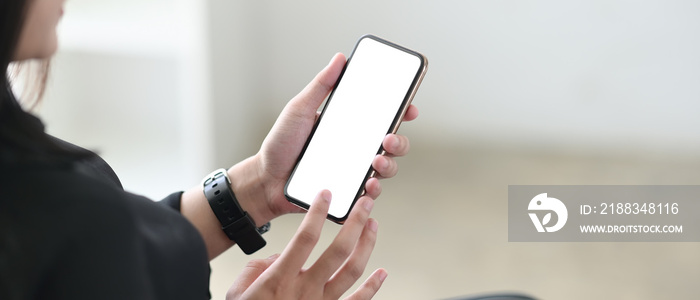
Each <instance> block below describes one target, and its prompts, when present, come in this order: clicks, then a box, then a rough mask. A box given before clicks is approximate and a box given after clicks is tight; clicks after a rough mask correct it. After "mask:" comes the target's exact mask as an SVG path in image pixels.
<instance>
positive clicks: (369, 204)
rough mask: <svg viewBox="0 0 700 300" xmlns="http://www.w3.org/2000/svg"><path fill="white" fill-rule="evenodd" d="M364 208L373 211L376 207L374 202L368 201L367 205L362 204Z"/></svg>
mask: <svg viewBox="0 0 700 300" xmlns="http://www.w3.org/2000/svg"><path fill="white" fill-rule="evenodd" d="M362 206H363V207H364V208H365V209H366V210H367V211H372V207H374V200H366V201H365V203H363V204H362Z"/></svg>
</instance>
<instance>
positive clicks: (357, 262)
mask: <svg viewBox="0 0 700 300" xmlns="http://www.w3.org/2000/svg"><path fill="white" fill-rule="evenodd" d="M377 226H378V225H377V221H375V220H374V219H369V220H368V221H367V224H366V225H365V228H364V230H363V231H362V235H361V236H360V240H359V242H358V243H357V245H356V246H355V249H354V250H353V251H352V254H351V255H350V258H348V260H347V261H346V262H345V264H343V266H342V267H341V268H340V270H338V272H336V273H335V274H334V275H333V277H332V278H331V280H329V281H328V283H327V284H326V288H325V291H324V294H325V295H327V296H328V297H324V298H326V299H329V298H333V299H338V297H340V296H341V295H342V294H343V293H345V291H347V290H348V289H349V288H350V287H351V286H352V285H353V284H355V282H356V281H357V280H358V279H360V277H362V274H363V273H364V272H365V267H366V266H367V261H369V257H370V255H371V254H372V250H374V244H375V242H376V240H377Z"/></svg>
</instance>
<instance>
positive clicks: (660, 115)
mask: <svg viewBox="0 0 700 300" xmlns="http://www.w3.org/2000/svg"><path fill="white" fill-rule="evenodd" d="M258 3H260V8H259V11H260V12H256V11H253V12H252V13H253V14H255V13H257V15H256V18H255V19H256V22H255V23H253V24H250V25H251V26H250V27H248V29H249V30H250V31H252V32H256V33H257V34H258V35H259V36H260V37H259V39H258V43H260V45H256V46H257V47H258V48H260V49H261V50H260V52H259V55H258V56H257V57H251V59H255V60H258V63H257V64H258V65H260V66H261V67H263V68H265V71H263V72H264V73H265V74H266V76H267V77H266V80H265V82H264V84H263V83H262V82H261V83H260V85H259V87H258V89H257V91H258V93H259V95H260V96H259V99H264V100H266V101H267V103H269V105H268V106H267V107H268V108H269V110H268V114H269V115H274V114H275V113H276V112H277V111H278V109H279V106H281V105H282V103H283V102H284V101H285V100H286V99H288V98H289V97H290V96H291V95H293V94H294V93H295V92H296V91H297V90H299V89H300V88H301V87H302V86H303V85H304V84H305V83H306V82H307V81H308V80H309V79H310V78H311V77H312V75H313V74H314V73H315V72H316V70H318V69H320V68H321V67H322V66H323V65H324V64H325V62H326V60H327V59H328V58H330V56H331V55H332V54H333V53H334V52H335V51H343V52H345V53H349V52H350V51H351V47H352V46H353V44H354V41H355V39H357V38H358V37H359V36H360V35H362V34H364V33H375V34H377V35H380V36H383V37H385V38H387V39H391V40H394V41H395V42H397V43H401V44H403V45H405V46H407V47H410V48H414V49H415V50H418V51H421V52H423V53H424V54H425V55H427V56H428V58H429V60H430V68H429V71H428V75H427V76H426V79H425V81H424V84H423V87H422V88H421V90H420V91H419V93H418V95H417V97H416V99H415V103H416V104H417V105H418V106H419V107H420V109H421V111H422V115H421V118H420V121H419V123H417V124H416V125H410V127H409V128H410V129H407V130H409V131H408V132H411V133H416V134H417V133H418V132H422V133H426V134H429V133H436V132H437V133H439V135H440V136H442V137H444V138H445V139H446V140H463V141H466V142H471V141H472V140H477V141H483V140H486V141H490V142H496V143H503V144H513V145H520V146H526V147H542V148H551V147H553V148H561V149H568V148H583V149H586V150H602V151H613V150H614V151H627V150H629V149H633V150H634V151H640V150H641V151H644V150H649V151H655V152H656V151H663V152H669V151H670V152H671V153H676V152H691V153H692V152H696V153H697V152H698V151H699V150H700V138H698V137H697V136H698V134H697V130H698V129H699V128H700V119H699V118H697V117H696V115H697V112H698V111H700V102H699V101H698V100H700V85H699V84H698V83H700V56H698V55H697V53H700V35H698V34H697V33H698V31H699V30H700V18H698V17H697V12H698V11H700V3H698V2H696V1H490V0H489V1H439V0H438V1H351V2H348V1H343V2H341V1H303V2H298V1H296V2H284V3H278V2H274V3H273V2H269V1H268V2H258Z"/></svg>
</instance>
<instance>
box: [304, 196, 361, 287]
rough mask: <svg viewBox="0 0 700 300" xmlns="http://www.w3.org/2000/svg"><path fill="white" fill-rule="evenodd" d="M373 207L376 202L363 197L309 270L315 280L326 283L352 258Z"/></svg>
mask: <svg viewBox="0 0 700 300" xmlns="http://www.w3.org/2000/svg"><path fill="white" fill-rule="evenodd" d="M373 206H374V201H373V200H372V199H371V198H369V197H361V198H360V200H358V201H357V203H356V204H355V206H354V207H353V209H352V211H351V212H350V216H349V217H348V219H347V221H346V222H345V224H344V225H343V227H342V228H341V229H340V231H339V232H338V235H337V236H336V237H335V239H334V240H333V242H332V243H331V245H330V246H328V249H326V251H324V252H323V254H321V257H319V259H318V260H317V261H316V262H315V263H314V264H313V265H312V266H311V267H310V268H309V270H308V274H309V276H310V277H312V278H313V280H315V281H316V282H319V283H320V282H326V281H327V280H328V279H329V278H330V277H331V275H333V273H335V272H336V270H338V268H339V267H340V266H341V265H342V264H343V262H345V260H346V259H347V258H348V256H350V254H351V253H352V249H354V248H355V244H356V243H357V240H358V238H359V237H360V234H361V233H362V230H363V228H364V227H365V223H367V219H368V218H369V213H370V211H371V210H372V207H373Z"/></svg>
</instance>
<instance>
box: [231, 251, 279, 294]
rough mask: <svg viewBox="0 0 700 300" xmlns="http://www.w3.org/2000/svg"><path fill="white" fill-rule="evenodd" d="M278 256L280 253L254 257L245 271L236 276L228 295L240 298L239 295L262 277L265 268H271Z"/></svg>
mask: <svg viewBox="0 0 700 300" xmlns="http://www.w3.org/2000/svg"><path fill="white" fill-rule="evenodd" d="M278 257H279V254H275V255H273V256H270V257H268V258H266V259H254V260H251V261H250V262H248V264H247V265H246V266H245V268H243V271H241V273H240V275H238V278H236V281H234V282H233V285H232V286H231V288H230V289H229V290H228V293H227V294H226V297H227V298H232V299H237V298H239V296H240V295H242V294H243V292H245V290H247V289H248V287H250V285H251V284H253V282H254V281H255V280H257V279H258V277H260V274H262V273H263V272H265V270H267V268H269V267H270V265H272V263H274V262H275V261H276V260H277V258H278Z"/></svg>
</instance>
